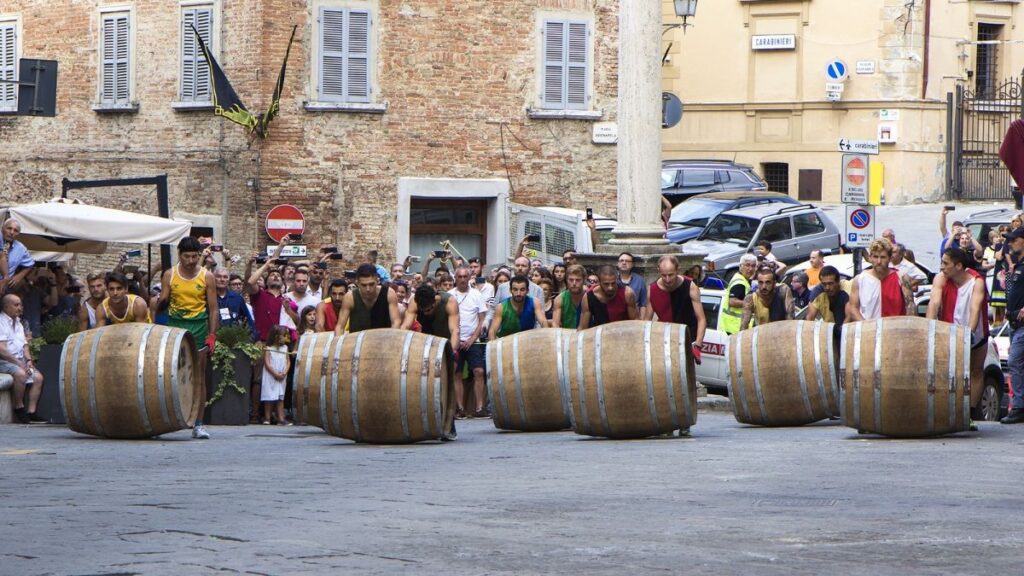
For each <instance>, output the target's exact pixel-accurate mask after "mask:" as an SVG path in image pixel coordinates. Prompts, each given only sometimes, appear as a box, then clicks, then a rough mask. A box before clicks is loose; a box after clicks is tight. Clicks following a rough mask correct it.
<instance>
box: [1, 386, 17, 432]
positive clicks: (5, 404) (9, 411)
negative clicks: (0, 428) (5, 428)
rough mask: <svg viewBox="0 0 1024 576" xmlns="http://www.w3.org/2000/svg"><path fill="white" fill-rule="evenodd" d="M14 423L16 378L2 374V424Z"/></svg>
mask: <svg viewBox="0 0 1024 576" xmlns="http://www.w3.org/2000/svg"><path fill="white" fill-rule="evenodd" d="M13 421H14V378H11V377H10V375H8V374H0V424H10V423H11V422H13Z"/></svg>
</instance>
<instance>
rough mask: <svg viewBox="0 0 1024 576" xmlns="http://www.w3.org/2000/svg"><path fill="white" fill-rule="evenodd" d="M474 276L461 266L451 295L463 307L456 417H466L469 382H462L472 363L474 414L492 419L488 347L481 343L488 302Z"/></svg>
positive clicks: (449, 292)
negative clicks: (486, 378)
mask: <svg viewBox="0 0 1024 576" xmlns="http://www.w3.org/2000/svg"><path fill="white" fill-rule="evenodd" d="M470 274H471V272H470V270H469V268H468V267H467V266H460V267H459V268H458V269H457V270H455V288H452V289H451V290H449V291H448V295H449V296H451V297H452V298H454V299H455V302H456V303H457V304H458V306H459V349H458V350H456V358H457V361H456V364H455V405H456V414H457V415H459V416H464V415H465V414H466V407H465V406H464V405H463V404H464V395H465V383H464V382H463V381H462V367H463V366H464V365H466V364H467V363H468V364H469V369H470V371H472V373H473V396H474V399H475V400H476V406H475V409H474V410H473V412H472V415H473V416H474V417H476V418H488V417H490V415H491V414H490V412H488V411H487V407H486V405H485V404H484V346H483V344H482V343H479V342H477V341H478V340H479V339H480V334H481V333H482V332H483V330H484V327H485V324H484V317H485V316H486V315H487V301H486V300H484V296H483V294H482V293H481V292H480V291H479V290H473V289H472V288H470V287H469V277H470Z"/></svg>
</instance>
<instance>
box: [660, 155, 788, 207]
mask: <svg viewBox="0 0 1024 576" xmlns="http://www.w3.org/2000/svg"><path fill="white" fill-rule="evenodd" d="M750 190H757V191H761V192H766V191H767V190H768V184H766V183H765V181H764V179H763V178H761V177H760V176H758V175H757V173H756V172H754V168H753V167H752V166H749V165H747V164H737V163H735V162H731V161H729V160H665V161H663V162H662V163H661V194H662V196H664V197H665V198H666V199H667V200H668V201H669V202H671V203H672V205H673V206H674V205H676V204H678V203H680V202H682V201H683V200H686V199H687V198H689V197H691V196H694V195H696V194H705V193H707V192H726V191H750Z"/></svg>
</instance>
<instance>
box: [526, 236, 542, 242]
mask: <svg viewBox="0 0 1024 576" xmlns="http://www.w3.org/2000/svg"><path fill="white" fill-rule="evenodd" d="M526 241H527V242H540V234H528V235H527V236H526Z"/></svg>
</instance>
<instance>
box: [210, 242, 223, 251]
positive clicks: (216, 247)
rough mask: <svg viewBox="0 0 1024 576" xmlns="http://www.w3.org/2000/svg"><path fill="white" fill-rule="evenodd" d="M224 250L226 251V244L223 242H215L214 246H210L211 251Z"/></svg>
mask: <svg viewBox="0 0 1024 576" xmlns="http://www.w3.org/2000/svg"><path fill="white" fill-rule="evenodd" d="M223 251H224V245H223V244H214V245H213V246H210V252H223Z"/></svg>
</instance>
